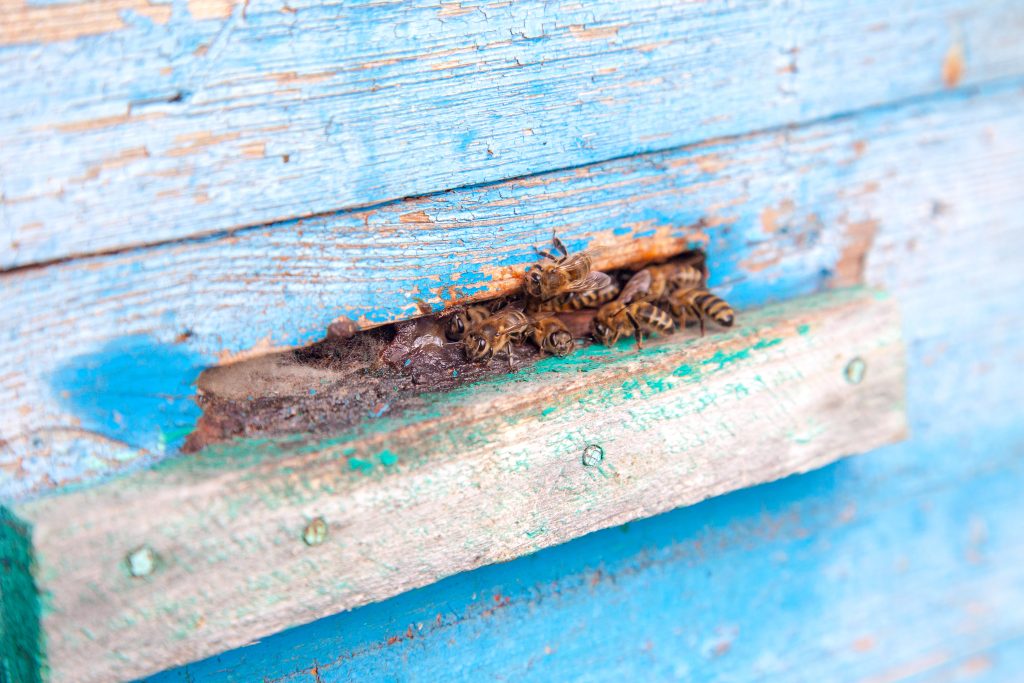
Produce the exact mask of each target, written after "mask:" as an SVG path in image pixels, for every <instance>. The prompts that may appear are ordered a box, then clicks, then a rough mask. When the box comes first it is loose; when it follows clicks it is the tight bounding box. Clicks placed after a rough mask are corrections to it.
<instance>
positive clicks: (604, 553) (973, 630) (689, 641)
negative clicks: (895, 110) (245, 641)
mask: <svg viewBox="0 0 1024 683" xmlns="http://www.w3.org/2000/svg"><path fill="white" fill-rule="evenodd" d="M993 132H994V131H993ZM1002 148H1003V147H1001V146H1000V147H997V148H994V149H993V153H992V154H991V156H990V157H989V158H988V159H987V161H986V160H985V159H981V158H979V159H978V160H977V161H973V162H972V161H967V160H966V158H961V159H960V160H961V161H964V164H963V167H962V180H961V181H960V182H962V183H963V186H962V187H961V188H960V190H958V191H954V192H951V191H949V186H948V184H947V182H946V181H940V180H938V177H939V175H941V174H937V175H935V176H933V177H934V178H935V179H936V180H934V181H933V184H932V193H933V196H934V199H935V200H936V203H935V204H933V205H931V206H929V205H928V204H926V203H917V202H915V201H914V200H913V199H912V197H913V196H914V194H915V193H914V192H908V193H907V194H906V197H907V198H908V199H907V207H906V211H907V212H908V213H907V215H908V217H909V215H911V213H916V214H917V215H919V216H920V219H919V220H918V221H916V222H914V221H910V220H909V218H908V219H907V220H901V221H894V220H883V221H881V222H880V223H879V225H878V229H877V231H876V233H875V234H874V240H873V244H872V247H871V249H870V251H869V252H868V254H867V258H866V260H865V270H866V272H865V278H866V279H867V280H868V282H870V283H872V285H874V286H878V287H884V288H885V289H886V290H888V291H890V292H891V294H892V296H893V298H894V299H896V300H897V301H898V302H899V306H900V312H901V318H902V321H903V339H904V345H905V347H906V350H907V363H908V368H907V379H908V387H907V412H908V417H909V419H910V434H911V438H910V439H909V440H908V441H905V442H902V443H900V444H897V445H895V446H890V447H884V448H882V449H879V450H876V451H874V452H872V453H869V454H867V455H864V456H860V457H856V458H848V459H844V460H841V461H839V462H838V463H836V464H834V465H831V466H829V467H826V468H824V469H822V470H818V471H816V472H814V473H810V474H806V475H801V476H796V477H789V478H786V479H784V480H782V481H780V482H776V483H774V484H771V485H767V486H760V487H756V488H752V489H747V490H745V491H742V492H736V493H732V494H727V495H725V496H720V497H717V498H714V499H712V500H709V501H705V502H704V503H701V504H699V505H697V506H693V507H689V508H686V509H683V510H678V511H675V512H671V513H666V514H664V515H659V516H657V517H655V518H653V519H650V520H647V521H641V522H634V523H630V524H628V525H623V526H619V527H616V528H612V529H608V530H606V531H603V532H597V533H594V534H590V535H588V536H585V537H583V538H580V539H577V540H575V541H572V542H569V543H566V544H564V545H561V546H557V547H554V548H549V549H545V550H542V551H540V552H538V553H536V554H533V555H530V556H527V557H523V558H520V559H518V560H515V561H512V562H509V563H504V564H499V565H492V566H488V567H484V568H481V569H479V570H475V571H473V572H466V573H463V574H460V575H458V576H455V577H451V578H449V579H446V580H444V581H441V582H438V583H436V584H433V585H431V586H429V587H426V588H423V589H419V590H416V591H411V592H408V593H405V594H403V595H401V596H398V597H396V598H393V599H390V600H386V601H384V602H381V603H376V604H373V605H367V606H365V607H362V608H359V609H356V610H354V611H352V612H347V613H342V614H337V615H334V616H331V617H327V618H325V619H322V620H319V621H317V622H314V623H312V624H309V625H307V626H304V627H300V628H296V629H290V630H288V631H285V632H283V633H280V634H277V635H275V636H272V637H268V638H263V639H261V641H260V642H259V643H257V644H254V645H252V646H249V647H245V648H240V649H237V650H233V651H230V652H227V653H222V654H218V655H217V656H215V657H211V658H209V659H207V660H204V661H202V662H198V663H195V664H190V665H189V666H187V667H183V668H179V669H176V670H174V671H171V672H167V673H166V674H164V675H161V676H155V677H152V678H151V679H147V680H149V681H151V683H172V682H173V683H191V681H204V683H205V682H209V683H221V682H227V681H250V680H261V681H262V680H266V681H269V682H271V683H285V682H286V683H338V682H340V681H349V680H359V681H363V680H366V681H382V680H396V679H400V680H404V681H413V682H417V681H424V682H430V681H435V680H438V679H442V678H443V679H448V680H451V679H454V680H491V679H497V680H505V679H508V680H510V679H530V680H571V679H576V678H579V677H581V676H586V677H589V678H591V679H595V680H602V679H608V680H614V681H621V680H637V681H641V680H650V679H652V678H656V679H667V680H673V679H683V680H686V679H692V680H700V681H707V682H708V683H735V682H736V681H745V680H749V679H751V678H759V679H765V680H770V681H773V682H775V681H779V682H782V683H805V682H806V681H844V682H849V683H867V682H870V683H880V682H881V681H888V682H895V681H900V682H902V683H949V682H950V681H957V682H959V683H983V682H985V683H987V682H989V681H1012V680H1016V679H1017V678H1018V677H1019V674H1020V672H1021V671H1024V647H1022V638H1024V525H1022V524H1021V522H1020V520H1021V519H1022V518H1024V497H1022V496H1021V495H1020V491H1021V490H1022V488H1024V423H1022V421H1021V419H1020V406H1024V381H1022V378H1021V367H1022V366H1024V307H1022V306H1021V304H1020V292H1021V289H1022V287H1024V269H1022V268H1021V255H1022V254H1024V230H1022V228H1024V221H1022V218H1021V216H1024V213H1022V212H1021V211H1014V210H1008V207H1005V206H1004V207H1003V208H993V202H990V201H989V198H990V197H992V196H994V195H997V194H999V192H992V188H993V187H994V186H997V185H999V184H1000V183H1002V182H1005V183H1013V182H1018V181H1017V176H1010V177H1007V178H1006V179H1005V180H1003V181H1000V180H998V179H995V178H988V179H987V180H985V181H984V183H983V182H982V180H983V179H985V178H986V175H985V173H984V171H983V168H984V166H985V165H986V163H990V164H996V165H1001V164H1002V163H1004V162H1003V161H1002V160H1001V158H1000V157H1001V154H1000V153H999V151H998V150H999V149H1002ZM1009 149H1012V145H1010V146H1009ZM917 161H918V158H917V157H915V158H913V159H904V160H902V164H901V165H898V166H897V167H898V168H902V169H907V168H912V167H913V166H914V165H915V164H916V163H917ZM949 163H950V164H953V163H956V162H955V161H954V160H951V161H950V162H949ZM933 170H935V169H933ZM975 179H978V180H977V182H976V181H975ZM914 182H916V181H914ZM890 184H892V190H891V191H892V192H893V193H897V194H898V193H900V192H904V191H906V190H907V186H906V185H903V184H901V183H900V181H899V180H898V179H894V180H891V181H890ZM990 192H992V193H991V194H990ZM995 203H996V204H998V202H995ZM892 206H896V203H895V202H893V204H892ZM970 217H974V218H970ZM954 309H955V310H954Z"/></svg>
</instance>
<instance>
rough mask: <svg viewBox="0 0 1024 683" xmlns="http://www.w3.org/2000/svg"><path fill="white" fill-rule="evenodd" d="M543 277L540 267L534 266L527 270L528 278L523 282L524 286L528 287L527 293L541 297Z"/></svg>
mask: <svg viewBox="0 0 1024 683" xmlns="http://www.w3.org/2000/svg"><path fill="white" fill-rule="evenodd" d="M542 282H543V278H542V277H541V272H540V268H538V267H537V266H534V267H533V268H531V269H530V270H528V271H526V280H525V281H524V282H523V288H524V289H526V293H527V294H529V295H530V296H532V297H534V298H538V299H539V298H540V296H541V284H542Z"/></svg>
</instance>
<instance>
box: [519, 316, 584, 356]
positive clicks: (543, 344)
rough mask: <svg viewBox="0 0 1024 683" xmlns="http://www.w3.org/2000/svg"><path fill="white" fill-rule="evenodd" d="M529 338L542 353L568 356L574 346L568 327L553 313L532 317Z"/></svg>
mask: <svg viewBox="0 0 1024 683" xmlns="http://www.w3.org/2000/svg"><path fill="white" fill-rule="evenodd" d="M530 339H531V340H532V341H533V343H534V344H536V345H537V348H538V349H540V352H541V354H542V355H543V354H545V353H546V354H550V355H553V356H568V355H569V354H570V353H572V352H573V349H575V348H576V343H575V342H574V341H573V338H572V333H571V332H569V328H568V327H566V326H565V323H563V322H562V321H561V320H559V319H558V318H556V317H555V316H553V315H546V316H542V317H538V318H534V319H533V326H532V328H531V330H530Z"/></svg>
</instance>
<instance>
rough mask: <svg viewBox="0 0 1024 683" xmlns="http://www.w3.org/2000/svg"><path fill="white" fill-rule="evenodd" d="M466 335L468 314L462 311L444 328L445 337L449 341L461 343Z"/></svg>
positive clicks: (452, 317)
mask: <svg viewBox="0 0 1024 683" xmlns="http://www.w3.org/2000/svg"><path fill="white" fill-rule="evenodd" d="M465 334H466V314H465V313H463V312H462V311H458V312H457V313H453V314H452V316H451V317H450V318H448V322H447V323H445V326H444V336H445V337H447V338H448V341H459V340H460V339H462V337H463V335H465Z"/></svg>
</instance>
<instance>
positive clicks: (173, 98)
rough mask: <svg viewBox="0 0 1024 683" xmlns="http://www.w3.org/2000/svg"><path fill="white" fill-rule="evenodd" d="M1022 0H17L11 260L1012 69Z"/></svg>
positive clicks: (0, 241)
mask: <svg viewBox="0 0 1024 683" xmlns="http://www.w3.org/2000/svg"><path fill="white" fill-rule="evenodd" d="M1022 30H1024V8H1022V6H1021V4H1020V3H1019V2H1016V0H937V1H935V2H930V3H925V4H922V3H919V2H914V1H913V0H899V1H898V2H892V1H890V0H871V1H870V2H858V3H855V4H852V3H848V2H845V1H844V0H814V1H813V2H800V3H796V2H781V3H771V4H765V3H758V2H742V3H735V2H729V1H727V0H714V1H712V2H702V3H677V2H670V1H668V0H643V1H642V2H630V3H619V2H615V1H614V0H601V1H599V2H587V3H579V2H576V1H575V0H558V1H551V0H547V1H541V0H535V1H531V2H515V3H507V2H472V1H467V2H458V3H446V2H441V3H436V2H425V1H422V2H421V1H417V2H385V3H382V2H375V1H370V0H360V1H359V2H345V3H336V4H330V3H327V4H325V3H322V2H305V1H302V0H287V1H286V0H248V1H246V2H236V1H235V0H188V2H186V1H185V0H173V1H171V2H163V1H156V0H154V1H153V2H148V1H147V0H97V1H93V2H81V1H71V2H59V3H56V2H47V1H45V0H4V2H3V3H2V7H0V92H3V93H4V98H3V99H2V101H0V149H3V155H2V157H0V182H2V189H0V268H9V267H12V266H19V265H25V264H31V263H36V262H40V261H49V260H55V259H60V258H65V257H68V256H70V255H76V254H85V253H93V252H96V251H101V250H102V251H109V250H115V249H125V248H128V247H134V246H137V245H140V244H146V243H153V242H155V241H169V240H178V239H182V238H187V237H194V236H197V235H204V234H212V233H218V232H223V231H227V230H232V229H235V228H240V227H244V226H253V225H262V224H265V223H268V222H271V221H276V220H281V219H290V218H295V217H297V216H304V215H310V214H316V213H322V212H326V211H333V210H338V209H342V208H350V207H353V206H362V205H368V204H372V203H376V202H381V201H385V200H391V199H395V198H400V197H406V196H411V195H419V194H425V193H430V192H436V191H440V190H445V189H448V188H452V187H456V186H466V185H472V184H479V183H486V182H494V181H498V180H502V179H506V178H510V177H517V176H523V175H528V174H534V173H538V172H543V171H548V170H551V169H558V168H566V167H570V166H576V165H580V164H587V163H592V162H595V161H599V160H604V159H609V158H615V157H621V156H626V155H631V154H636V153H641V152H649V151H654V150H660V149H668V148H673V147H677V146H680V145H684V144H689V143H693V142H697V141H702V140H707V139H710V138H716V137H720V136H725V135H735V134H743V133H747V132H750V131H754V130H763V129H767V128H771V127H776V126H781V125H786V124H793V123H799V122H807V121H810V120H814V119H820V118H824V117H829V116H832V115H836V114H839V113H842V112H849V111H853V110H858V109H862V108H866V107H871V106H875V105H880V104H884V103H888V102H891V101H893V100H896V99H906V98H912V97H916V96H921V95H925V94H929V93H934V92H936V91H939V90H941V89H943V88H947V87H952V86H956V85H962V84H977V83H982V82H986V81H989V80H992V79H998V78H1002V77H1006V76H1012V75H1020V74H1021V65H1022V63H1024V43H1022V41H1020V40H1019V36H1020V33H1021V31H1022Z"/></svg>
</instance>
